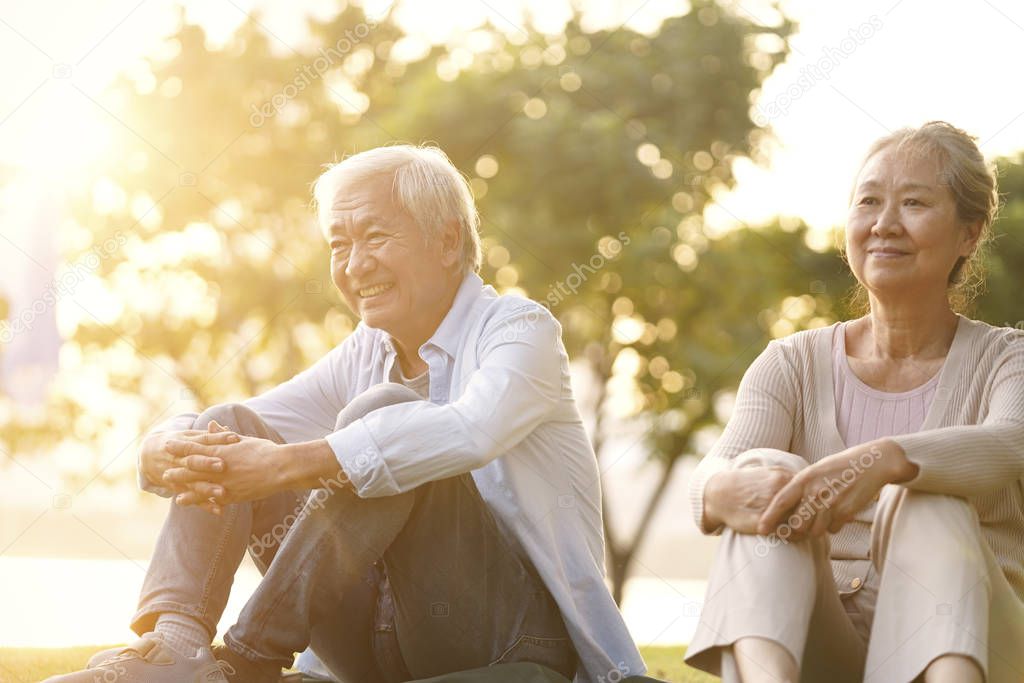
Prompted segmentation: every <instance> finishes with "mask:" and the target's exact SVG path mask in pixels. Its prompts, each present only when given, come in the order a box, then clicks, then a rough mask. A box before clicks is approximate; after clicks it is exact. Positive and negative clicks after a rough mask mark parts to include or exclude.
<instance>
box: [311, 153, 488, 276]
mask: <svg viewBox="0 0 1024 683" xmlns="http://www.w3.org/2000/svg"><path fill="white" fill-rule="evenodd" d="M379 176H389V177H391V178H392V179H393V180H392V185H391V200H392V202H393V203H394V206H395V208H397V209H399V210H401V211H404V212H405V213H406V214H408V215H409V216H410V217H411V218H412V219H413V220H414V221H415V222H416V224H417V225H418V226H419V227H420V230H421V231H422V233H423V237H424V239H425V240H431V239H436V238H437V237H438V236H439V235H440V234H441V228H442V226H444V225H446V224H448V223H451V222H454V223H456V224H457V225H458V226H459V234H460V242H461V244H462V254H461V258H460V260H459V265H460V269H461V271H462V272H463V273H467V272H476V271H478V270H479V269H480V233H479V231H480V216H479V214H478V213H477V210H476V203H475V202H474V201H473V193H472V192H471V191H470V189H469V183H468V182H467V181H466V178H465V176H463V175H462V174H461V173H460V172H459V170H458V169H457V168H455V165H454V164H452V162H451V160H450V159H448V156H447V155H446V154H445V153H444V152H442V151H441V150H440V148H438V147H435V146H433V145H421V146H416V145H387V146H385V147H377V148H374V149H368V150H366V151H365V152H360V153H358V154H353V155H352V156H350V157H346V158H345V159H343V160H342V161H340V162H339V163H337V164H331V165H328V166H327V169H326V170H325V171H324V172H323V173H322V174H320V177H319V178H317V179H316V181H315V182H314V184H313V202H314V206H315V207H316V210H317V218H318V220H319V222H320V226H321V229H323V230H324V231H326V230H327V226H328V225H329V221H326V220H324V214H325V213H328V212H330V209H331V204H332V203H333V201H334V196H335V194H336V193H337V191H338V188H340V187H341V186H342V185H343V184H349V183H352V182H360V181H363V180H368V179H371V178H375V177H379Z"/></svg>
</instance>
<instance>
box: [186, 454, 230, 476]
mask: <svg viewBox="0 0 1024 683" xmlns="http://www.w3.org/2000/svg"><path fill="white" fill-rule="evenodd" d="M182 464H183V465H184V466H185V467H187V468H188V469H190V470H192V471H193V472H206V473H211V472H213V473H216V472H223V471H224V461H223V460H221V459H220V458H216V457H211V456H209V455H189V456H186V457H185V458H182Z"/></svg>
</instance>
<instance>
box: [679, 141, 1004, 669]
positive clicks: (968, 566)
mask: <svg viewBox="0 0 1024 683" xmlns="http://www.w3.org/2000/svg"><path fill="white" fill-rule="evenodd" d="M997 201H998V196H997V193H996V180H995V176H994V174H993V173H992V171H991V170H990V169H989V168H988V167H987V166H986V164H985V162H984V161H983V159H982V155H981V153H980V152H979V150H978V148H977V146H976V145H975V143H974V141H973V139H972V138H971V137H969V136H968V135H967V134H966V133H964V132H963V131H961V130H959V129H957V128H954V127H953V126H951V125H949V124H947V123H942V122H932V123H928V124H925V125H924V126H922V127H920V128H917V129H904V130H899V131H897V132H895V133H893V134H891V135H888V136H886V137H884V138H882V139H880V140H878V141H877V142H875V144H874V145H872V146H871V148H870V150H869V151H868V154H867V156H866V158H865V161H864V163H863V165H862V166H861V169H860V172H859V173H858V175H857V179H856V183H855V187H854V191H853V195H852V198H851V202H850V210H849V217H848V221H847V226H846V257H847V261H848V262H849V265H850V268H851V269H852V271H853V274H854V275H855V276H856V278H857V281H858V282H859V283H860V284H859V286H860V288H861V293H862V296H863V297H864V298H866V302H867V311H866V314H865V315H864V316H863V317H861V318H858V319H856V320H849V321H846V322H840V323H837V324H835V325H832V326H831V327H827V328H822V329H815V330H809V331H806V332H800V333H798V334H794V335H792V336H790V337H787V338H785V339H781V340H777V341H773V342H771V343H769V345H768V347H767V348H766V349H765V351H764V352H763V353H762V354H761V355H760V356H759V357H758V358H757V360H756V361H754V363H753V365H751V367H750V368H749V369H748V370H747V372H746V375H745V376H744V378H743V381H742V382H741V384H740V388H739V393H738V396H737V400H736V407H735V410H734V412H733V415H732V417H731V419H730V420H729V423H728V425H727V427H726V428H725V431H724V433H723V435H722V437H721V438H720V439H719V441H718V442H717V443H716V444H715V447H714V448H713V449H712V451H711V453H710V454H709V455H708V456H707V457H706V458H705V459H704V461H703V462H702V463H701V464H700V466H699V467H698V468H697V471H696V473H695V475H694V477H693V480H692V484H691V498H692V502H693V509H694V514H695V516H696V519H697V522H698V525H699V526H700V528H701V529H702V530H703V531H704V532H705V533H721V534H722V539H721V545H720V546H719V550H718V555H717V558H716V560H715V567H714V570H713V572H712V576H711V579H710V582H709V586H708V597H707V601H706V604H705V608H704V612H703V613H702V615H701V620H700V624H699V626H698V629H697V633H696V635H695V637H694V640H693V642H692V643H691V646H690V649H689V653H688V655H687V661H688V662H689V663H690V664H691V665H693V666H696V667H698V668H701V669H704V670H706V671H709V672H712V673H715V674H719V675H721V676H722V677H723V679H724V680H727V681H736V680H742V681H745V682H747V681H797V680H801V681H860V680H866V681H878V682H879V683H882V682H884V683H897V682H903V681H913V680H922V679H923V680H924V681H982V680H988V681H997V682H1002V681H1022V680H1024V602H1022V599H1024V334H1022V333H1021V332H1020V331H1018V330H1014V329H1008V328H1001V327H992V326H990V325H986V324H984V323H982V322H978V321H975V320H970V319H968V318H966V317H963V316H961V315H959V314H958V313H957V312H956V311H957V310H958V309H962V307H963V305H964V304H965V303H966V299H967V298H969V291H967V290H969V289H971V288H972V284H973V285H974V286H975V287H974V288H976V285H977V284H978V277H979V275H978V273H979V271H978V263H977V261H978V251H979V246H981V245H982V244H983V243H984V242H985V241H986V239H987V238H988V236H989V230H990V226H991V223H992V220H993V218H994V215H995V212H996V208H997Z"/></svg>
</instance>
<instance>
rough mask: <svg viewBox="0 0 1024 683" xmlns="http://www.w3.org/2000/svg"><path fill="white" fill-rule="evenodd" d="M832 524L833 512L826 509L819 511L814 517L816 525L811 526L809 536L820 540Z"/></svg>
mask: <svg viewBox="0 0 1024 683" xmlns="http://www.w3.org/2000/svg"><path fill="white" fill-rule="evenodd" d="M831 524H832V512H831V511H830V510H829V509H828V508H824V509H822V510H819V511H818V514H816V515H815V516H814V523H813V524H812V525H811V528H810V531H809V532H808V535H809V536H810V537H811V538H818V537H820V536H822V535H824V533H825V532H826V531H828V528H829V526H830V525H831Z"/></svg>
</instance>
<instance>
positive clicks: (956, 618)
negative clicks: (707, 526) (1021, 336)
mask: <svg viewBox="0 0 1024 683" xmlns="http://www.w3.org/2000/svg"><path fill="white" fill-rule="evenodd" d="M769 465H771V466H783V467H788V468H790V469H793V470H798V469H801V468H803V467H806V465H807V463H806V461H804V460H803V459H802V458H799V457H797V456H795V455H792V454H789V453H784V452H782V451H772V450H767V449H759V450H757V451H750V452H748V453H745V454H743V455H741V456H740V457H739V458H737V460H736V463H735V467H758V466H769ZM768 540H769V539H765V538H764V537H759V536H753V535H744V534H737V533H735V532H733V531H732V530H728V529H727V530H726V531H725V532H724V533H723V535H722V541H721V545H720V546H719V549H718V555H717V557H716V558H715V564H714V568H713V569H712V572H711V578H710V580H709V582H708V592H707V597H706V600H705V604H704V611H703V612H702V613H701V618H700V623H699V625H698V627H697V632H696V634H695V636H694V639H693V642H692V643H691V644H690V647H689V650H688V652H687V657H686V661H687V663H688V664H689V665H690V666H693V667H696V668H698V669H702V670H704V671H707V672H709V673H712V674H715V675H719V676H721V677H722V679H723V680H724V681H727V682H730V681H739V680H740V677H739V674H738V672H737V669H736V662H735V659H734V658H733V655H732V650H731V648H727V646H730V645H731V644H732V643H734V642H736V640H738V639H739V638H742V637H744V636H759V637H761V638H766V639H769V640H772V641H775V642H777V643H779V644H781V645H782V646H783V647H785V648H786V649H787V650H788V651H789V652H790V653H791V654H792V655H793V657H794V659H795V660H796V661H797V662H800V672H801V678H800V680H801V681H805V682H808V683H819V682H821V683H826V682H827V683H831V682H832V681H836V682H840V681H851V682H852V681H862V680H863V681H870V682H871V683H903V682H907V681H912V680H914V679H915V678H916V677H917V676H919V675H920V674H921V673H923V672H924V670H925V668H926V667H927V666H928V664H929V663H931V662H932V660H934V659H935V658H936V657H939V656H941V655H944V654H960V655H966V656H968V657H972V658H973V659H974V660H975V661H976V662H977V663H978V664H979V665H980V666H981V667H982V668H983V670H984V671H985V673H986V680H987V681H990V682H991V683H1010V682H1013V683H1020V682H1021V681H1024V603H1022V602H1021V600H1020V599H1019V598H1018V597H1017V595H1016V594H1015V593H1014V591H1013V589H1012V588H1011V587H1010V585H1009V583H1008V582H1007V581H1006V577H1005V576H1004V575H1003V572H1002V570H1001V569H1000V568H999V566H998V565H997V563H996V560H995V557H994V556H993V555H992V551H991V550H990V549H989V547H988V544H987V543H986V542H985V540H984V538H983V537H982V534H981V527H980V526H979V523H978V516H977V513H976V512H975V510H974V508H973V507H971V506H970V505H969V504H968V503H967V502H966V501H965V500H963V499H962V498H956V497H953V496H944V495H938V494H931V493H922V492H919V491H912V490H910V489H907V488H904V487H902V486H896V485H889V486H886V487H885V488H884V489H883V490H882V494H881V497H880V499H879V502H878V505H877V507H876V511H875V517H874V521H873V524H872V527H871V558H872V562H873V567H872V569H873V574H874V578H873V579H872V578H869V579H868V581H867V583H866V585H865V586H864V588H863V589H862V590H860V591H858V592H857V593H854V594H853V595H851V596H848V597H845V598H841V597H840V595H839V591H838V589H837V588H836V584H835V580H834V579H833V576H832V567H831V564H830V562H829V545H828V539H827V537H824V538H819V539H813V540H806V541H801V542H796V543H789V544H786V543H782V542H779V541H778V539H770V540H771V541H773V543H767V541H768Z"/></svg>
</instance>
